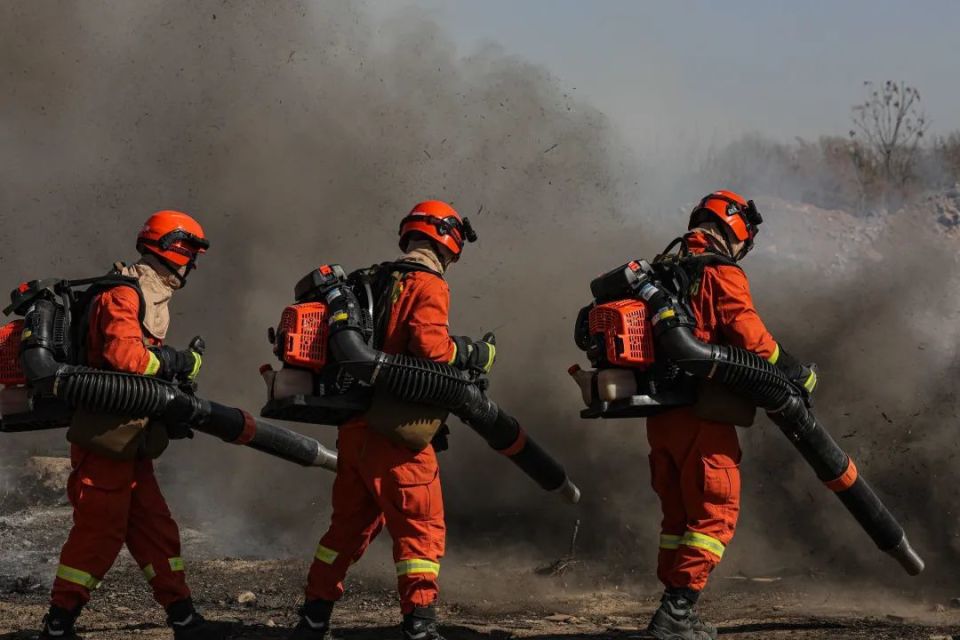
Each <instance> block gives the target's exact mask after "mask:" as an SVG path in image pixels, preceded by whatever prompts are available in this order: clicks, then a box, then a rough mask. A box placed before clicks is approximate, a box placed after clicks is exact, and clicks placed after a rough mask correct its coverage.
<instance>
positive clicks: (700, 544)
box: [660, 531, 727, 558]
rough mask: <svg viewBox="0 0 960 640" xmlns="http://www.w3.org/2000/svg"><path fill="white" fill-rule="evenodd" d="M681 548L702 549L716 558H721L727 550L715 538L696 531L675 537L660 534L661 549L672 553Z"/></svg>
mask: <svg viewBox="0 0 960 640" xmlns="http://www.w3.org/2000/svg"><path fill="white" fill-rule="evenodd" d="M681 546H685V547H696V548H697V549H703V550H705V551H709V552H710V553H712V554H713V555H715V556H717V557H718V558H723V554H724V552H725V551H726V550H727V547H726V545H724V544H723V543H722V542H720V541H719V540H717V539H716V538H714V537H711V536H708V535H704V534H702V533H697V532H696V531H687V532H686V533H685V534H683V535H682V536H675V535H671V534H667V533H663V534H660V548H661V549H667V550H668V551H673V550H676V549H679V548H680V547H681Z"/></svg>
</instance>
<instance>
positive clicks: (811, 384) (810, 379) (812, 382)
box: [803, 371, 817, 393]
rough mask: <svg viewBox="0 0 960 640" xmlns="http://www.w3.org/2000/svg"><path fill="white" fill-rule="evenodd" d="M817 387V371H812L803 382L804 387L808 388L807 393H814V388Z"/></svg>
mask: <svg viewBox="0 0 960 640" xmlns="http://www.w3.org/2000/svg"><path fill="white" fill-rule="evenodd" d="M816 387H817V373H816V372H815V371H811V372H810V375H809V376H807V379H806V381H805V382H804V383H803V388H804V389H806V390H807V393H813V390H814V389H815V388H816Z"/></svg>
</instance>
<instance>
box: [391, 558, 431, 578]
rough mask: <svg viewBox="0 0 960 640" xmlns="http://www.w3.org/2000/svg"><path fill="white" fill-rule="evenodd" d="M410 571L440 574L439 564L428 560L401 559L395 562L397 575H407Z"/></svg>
mask: <svg viewBox="0 0 960 640" xmlns="http://www.w3.org/2000/svg"><path fill="white" fill-rule="evenodd" d="M412 573H431V574H433V575H435V576H439V575H440V565H439V564H437V563H436V562H431V561H430V560H401V561H400V562H398V563H397V575H398V576H408V575H410V574H412Z"/></svg>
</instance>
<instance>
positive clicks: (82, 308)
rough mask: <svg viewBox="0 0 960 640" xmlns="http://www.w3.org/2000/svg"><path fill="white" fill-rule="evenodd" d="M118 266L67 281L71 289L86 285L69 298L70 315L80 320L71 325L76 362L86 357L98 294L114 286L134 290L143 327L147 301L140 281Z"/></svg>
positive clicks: (83, 361)
mask: <svg viewBox="0 0 960 640" xmlns="http://www.w3.org/2000/svg"><path fill="white" fill-rule="evenodd" d="M119 267H120V265H119V263H118V264H115V265H114V266H113V269H111V270H110V271H109V272H107V273H106V275H102V276H98V277H95V278H83V279H81V280H68V281H67V286H68V287H70V288H71V289H74V288H78V289H79V288H81V287H84V286H85V287H87V288H86V289H85V290H84V291H81V292H79V293H73V292H71V299H72V300H73V304H72V307H71V310H70V312H71V315H73V316H74V317H79V318H80V322H79V323H77V324H75V325H73V326H74V327H75V330H74V331H73V336H72V339H73V343H74V344H75V345H77V349H76V352H77V362H78V363H80V364H82V363H85V362H86V359H87V334H88V333H89V332H90V316H91V315H92V313H93V300H94V298H96V297H97V296H98V295H100V294H103V293H106V292H107V291H109V290H110V289H114V288H116V287H130V288H131V289H133V290H134V291H136V292H137V298H138V299H139V307H138V312H137V319H138V320H139V322H140V326H141V328H142V327H143V319H144V317H146V313H147V302H146V300H145V299H144V297H143V290H142V289H140V282H139V281H138V280H137V279H136V278H133V277H130V276H125V275H123V274H122V273H120V268H119Z"/></svg>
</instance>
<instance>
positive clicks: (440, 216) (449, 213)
mask: <svg viewBox="0 0 960 640" xmlns="http://www.w3.org/2000/svg"><path fill="white" fill-rule="evenodd" d="M414 234H420V235H423V236H426V237H427V238H429V239H430V240H433V241H434V242H437V243H439V244H441V245H442V246H444V247H446V248H447V249H449V250H450V253H452V254H453V255H454V257H455V258H459V257H460V252H461V251H463V243H464V242H476V241H477V234H476V232H475V231H474V230H473V227H472V226H471V225H470V219H469V218H461V217H460V214H459V213H457V212H456V210H455V209H454V208H453V207H451V206H450V205H449V204H447V203H446V202H441V201H440V200H425V201H424V202H421V203H420V204H418V205H417V206H415V207H414V208H413V209H411V210H410V213H409V214H407V217H406V218H404V219H403V220H401V221H400V249H401V250H402V251H406V250H407V242H408V241H409V239H410V236H411V235H414Z"/></svg>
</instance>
